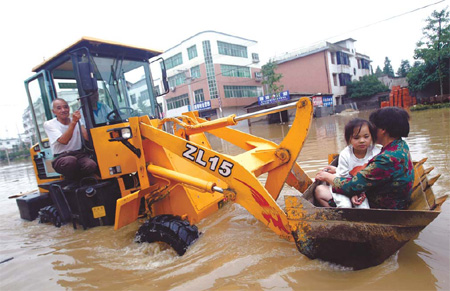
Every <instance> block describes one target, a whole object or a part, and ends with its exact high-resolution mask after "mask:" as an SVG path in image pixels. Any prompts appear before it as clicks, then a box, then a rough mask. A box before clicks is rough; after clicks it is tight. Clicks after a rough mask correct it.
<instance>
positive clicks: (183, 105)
mask: <svg viewBox="0 0 450 291" xmlns="http://www.w3.org/2000/svg"><path fill="white" fill-rule="evenodd" d="M161 56H162V57H163V58H164V60H165V65H166V69H167V77H168V81H169V87H170V90H169V92H168V93H167V94H166V95H165V96H164V98H163V102H162V103H163V108H164V112H165V114H166V116H178V115H180V114H181V113H182V112H185V111H190V110H199V112H200V115H201V116H209V117H212V118H215V117H221V116H226V115H228V114H240V113H245V111H244V109H243V107H244V106H246V105H249V104H252V103H254V102H256V101H257V97H259V96H262V95H264V94H263V88H262V84H261V79H262V78H261V73H260V64H259V55H258V53H257V42H256V41H254V40H249V39H245V38H242V37H238V36H232V35H229V34H225V33H221V32H216V31H203V32H200V33H198V34H196V35H194V36H192V37H190V38H188V39H186V40H183V41H182V42H181V43H180V44H178V45H176V46H174V47H172V48H170V49H168V50H166V51H165V52H164V53H163V54H162V55H161ZM161 56H159V57H161ZM155 79H158V78H155ZM159 80H160V78H159ZM155 84H156V85H158V84H157V83H155ZM161 86H162V84H159V87H160V88H161Z"/></svg>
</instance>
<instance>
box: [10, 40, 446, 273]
mask: <svg viewBox="0 0 450 291" xmlns="http://www.w3.org/2000/svg"><path fill="white" fill-rule="evenodd" d="M159 54H160V52H158V51H154V50H149V49H144V48H138V47H132V46H129V45H123V44H120V43H115V42H109V41H103V40H98V39H93V38H82V39H81V40H79V41H77V42H76V43H74V44H72V45H71V46H69V47H68V48H66V49H64V50H63V51H61V52H60V53H58V54H57V55H56V56H54V57H52V58H50V59H48V60H47V61H45V62H44V63H42V64H40V65H38V66H37V67H35V68H34V69H33V71H34V72H35V73H36V74H35V75H34V76H33V77H31V78H29V79H27V80H26V81H25V87H26V91H27V94H28V99H29V108H28V109H27V110H28V112H29V114H30V115H31V117H32V122H33V123H34V128H35V136H36V143H35V145H34V146H33V147H32V148H31V156H32V159H33V165H34V169H35V173H36V177H37V183H38V185H39V193H32V194H30V195H26V196H23V197H19V198H18V199H17V204H18V206H19V210H20V214H21V217H22V218H24V219H28V220H32V219H35V218H36V217H39V220H40V221H41V222H52V223H54V224H55V225H56V226H60V225H62V224H64V223H68V222H70V223H72V224H73V226H74V228H76V227H77V226H78V225H81V226H82V227H83V228H84V229H86V228H90V227H95V226H101V225H114V229H119V228H121V227H124V226H126V225H128V224H130V223H132V222H134V221H136V220H137V219H138V218H139V217H147V219H148V220H147V221H146V222H145V223H144V224H142V225H141V227H140V228H139V229H138V230H137V234H136V241H137V242H155V241H162V242H165V243H168V244H169V245H171V246H172V247H173V248H174V249H175V251H176V252H177V253H178V254H179V255H183V254H184V253H185V252H186V249H187V248H188V247H189V245H190V244H192V243H193V242H194V241H195V240H196V239H197V238H198V236H199V233H198V229H197V227H196V226H195V224H197V223H198V222H199V221H201V220H202V219H203V218H205V217H207V216H208V215H210V214H212V213H214V212H216V211H218V210H219V209H220V208H221V207H222V206H223V205H224V204H225V203H238V204H240V205H242V206H243V207H244V208H245V209H246V210H247V211H248V212H250V213H251V214H252V215H253V216H254V217H255V218H257V219H258V220H259V221H261V222H262V223H263V224H265V225H266V226H268V227H269V228H270V229H271V230H272V231H273V232H275V233H276V234H278V235H279V236H280V237H282V238H284V239H286V240H290V241H293V242H294V241H295V243H296V245H297V247H298V249H299V250H300V252H302V253H303V254H305V255H307V256H308V257H310V258H322V259H325V260H327V259H329V260H331V261H333V262H337V263H340V264H343V265H351V264H353V263H348V264H347V263H346V261H345V260H341V259H340V258H337V259H336V258H334V257H332V256H331V257H330V256H329V255H328V254H327V253H326V252H325V254H322V253H323V252H320V250H322V249H323V248H325V249H326V248H328V249H330V248H331V247H332V246H333V245H339V244H335V241H336V240H337V239H335V238H332V239H329V240H328V247H327V244H326V243H324V241H325V242H326V241H327V238H325V239H322V237H320V238H318V239H316V238H317V236H316V234H315V232H314V231H315V229H317V226H319V228H320V227H321V226H323V223H326V222H327V221H331V220H332V219H333V218H336V217H337V212H335V211H336V210H335V209H328V208H322V209H321V208H316V206H314V201H313V200H314V199H313V198H311V197H312V196H311V195H309V196H304V197H303V196H302V193H308V192H307V189H309V186H311V184H312V180H311V179H310V178H309V177H308V176H307V175H306V174H305V173H304V172H303V170H302V169H301V168H300V166H299V165H298V164H297V163H296V160H297V157H298V155H299V153H300V150H301V148H302V146H303V143H304V141H305V139H306V136H307V134H308V129H309V126H310V123H311V118H312V113H313V107H312V104H311V100H310V98H308V97H303V98H300V99H299V100H298V101H297V102H294V103H291V104H286V105H280V106H276V107H274V108H270V109H266V110H263V111H260V112H256V113H251V114H247V115H243V116H235V115H231V116H228V117H224V118H219V119H215V120H206V119H203V118H201V117H200V116H199V114H198V112H196V111H191V112H187V113H184V114H183V115H181V116H179V117H171V118H163V116H162V110H161V107H160V106H159V105H158V103H157V97H158V95H160V94H161V93H159V91H160V90H159V86H154V83H153V79H152V72H151V70H150V60H154V62H158V63H160V66H161V75H162V83H163V86H162V87H164V88H163V90H162V91H163V92H162V94H165V93H166V92H167V91H168V83H167V77H166V70H165V62H164V60H163V59H161V58H156V57H157V56H158V55H159ZM93 96H96V97H98V101H97V102H101V104H104V105H102V106H104V108H108V109H109V112H108V113H107V114H106V116H105V117H103V118H100V117H99V116H98V115H97V112H96V109H95V106H94V105H93V102H92V99H93V98H94V97H93ZM55 98H63V99H64V100H65V101H66V102H67V103H68V104H69V106H70V107H71V110H72V112H73V111H75V110H78V109H80V110H81V111H82V115H83V117H82V126H85V128H86V129H87V132H88V135H89V139H88V140H86V141H85V142H84V147H83V149H84V151H86V153H89V154H90V155H91V157H92V159H93V160H95V161H96V163H97V165H98V172H97V173H96V174H95V175H93V176H89V177H85V178H83V179H81V180H79V181H75V182H74V181H68V180H67V179H65V178H64V177H63V176H61V175H60V174H59V173H57V172H56V171H55V170H54V169H53V167H52V161H53V160H54V159H55V156H54V154H53V153H52V150H51V147H50V145H49V141H48V138H47V136H46V133H45V131H44V130H43V123H44V122H45V121H47V120H50V119H52V118H53V115H52V110H51V109H52V101H53V100H55ZM97 109H98V107H97ZM288 109H295V119H294V121H293V122H292V126H291V128H290V130H289V132H288V134H287V135H286V136H285V138H284V139H283V140H282V141H281V143H280V144H276V143H274V142H272V141H269V140H265V139H263V138H259V137H256V136H253V135H251V134H248V133H244V132H241V131H238V130H235V129H233V128H231V127H229V126H232V125H236V124H237V123H238V122H241V121H246V120H247V119H250V118H254V117H260V116H263V115H267V114H272V113H276V112H281V111H284V110H288ZM80 123H81V122H80ZM80 126H81V125H80ZM206 133H208V135H214V136H216V137H218V138H220V139H223V140H225V141H226V142H229V143H231V144H234V145H236V146H237V147H239V148H241V149H242V153H240V154H237V155H229V154H224V153H221V152H218V151H216V150H214V149H213V148H212V147H211V145H210V142H209V141H208V138H207V135H206ZM263 174H265V175H267V179H265V183H264V184H263V183H262V182H261V180H260V179H258V177H259V176H261V175H263ZM285 183H286V184H288V185H290V186H291V187H293V188H295V189H297V190H298V191H299V194H298V195H297V196H293V197H288V198H287V201H286V207H287V209H286V210H283V209H281V208H280V206H279V205H278V204H277V202H276V200H277V198H278V197H279V195H280V192H281V190H282V188H283V186H284V184H285ZM423 196H424V195H423ZM308 197H309V198H310V199H309V200H308V199H306V198H308ZM424 197H426V196H424ZM428 197H429V196H428ZM442 202H443V201H442ZM442 202H441V203H442ZM433 203H434V198H433ZM433 205H435V204H433ZM438 205H440V204H438ZM438 208H439V207H437V208H436V207H434V208H433V210H438ZM327 211H328V212H327ZM349 211H350V212H351V213H353V212H352V211H353V209H349ZM368 211H371V210H368ZM318 212H320V213H321V216H319V215H315V214H317V213H318ZM397 212H398V211H397ZM428 212H429V213H430V217H431V216H433V215H434V216H433V217H431V218H430V219H429V220H428V222H427V224H428V223H429V221H431V220H432V219H433V218H434V217H435V216H436V215H437V213H438V211H428ZM340 213H341V216H342V215H343V214H342V212H340ZM351 213H350V214H348V217H353V218H354V217H355V215H353V214H351ZM320 219H325V221H319V223H318V224H317V223H316V220H320ZM346 219H347V216H345V215H344V216H343V217H341V220H346ZM385 222H386V221H383V223H385ZM334 224H335V225H336V223H334ZM371 224H374V222H373V221H372V222H371ZM348 225H350V224H347V226H348ZM326 227H328V226H324V228H323V229H320V230H319V232H320V233H321V234H323V233H324V232H325V233H326V231H325V229H326ZM422 228H423V227H422ZM355 236H356V235H355ZM341 240H342V239H341ZM343 241H345V239H343ZM403 243H404V240H403V241H402V242H401V243H400V244H399V246H398V248H399V247H401V245H402V244H403ZM355 244H357V242H352V244H351V247H350V248H353V247H354V245H355ZM363 244H364V242H363ZM318 248H320V249H318ZM343 248H344V249H345V248H348V244H347V245H346V246H344V247H343ZM398 248H397V249H398ZM327 256H328V257H327ZM383 260H384V259H383ZM375 261H376V260H372V261H371V262H368V263H367V264H366V265H364V266H359V265H356V268H361V267H367V266H370V265H373V264H377V263H380V262H379V260H378V261H376V262H375ZM373 262H375V263H373Z"/></svg>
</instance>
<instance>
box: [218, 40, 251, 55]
mask: <svg viewBox="0 0 450 291" xmlns="http://www.w3.org/2000/svg"><path fill="white" fill-rule="evenodd" d="M217 46H218V47H219V54H221V55H227V56H233V57H240V58H247V57H248V55H247V47H245V46H242V45H238V44H232V43H226V42H222V41H217Z"/></svg>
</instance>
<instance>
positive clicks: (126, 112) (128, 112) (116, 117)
mask: <svg viewBox="0 0 450 291" xmlns="http://www.w3.org/2000/svg"><path fill="white" fill-rule="evenodd" d="M133 113H134V109H133V108H131V107H119V108H117V109H116V110H113V111H111V112H110V113H108V115H106V119H108V120H109V121H114V120H119V118H120V116H119V114H120V115H131V114H133ZM113 114H114V117H112V115H113Z"/></svg>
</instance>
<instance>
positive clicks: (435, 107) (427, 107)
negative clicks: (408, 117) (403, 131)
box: [410, 103, 450, 111]
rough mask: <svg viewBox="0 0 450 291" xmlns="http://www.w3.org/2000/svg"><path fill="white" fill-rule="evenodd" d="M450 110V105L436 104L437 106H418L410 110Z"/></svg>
mask: <svg viewBox="0 0 450 291" xmlns="http://www.w3.org/2000/svg"><path fill="white" fill-rule="evenodd" d="M439 108H450V103H436V104H418V105H414V106H413V107H411V108H410V110H411V111H420V110H427V109H439Z"/></svg>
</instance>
